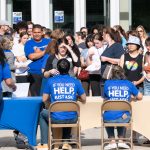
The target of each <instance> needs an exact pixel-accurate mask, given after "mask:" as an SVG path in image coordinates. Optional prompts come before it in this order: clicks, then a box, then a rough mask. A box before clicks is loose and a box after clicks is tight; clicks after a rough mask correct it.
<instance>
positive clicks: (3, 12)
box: [0, 0, 6, 20]
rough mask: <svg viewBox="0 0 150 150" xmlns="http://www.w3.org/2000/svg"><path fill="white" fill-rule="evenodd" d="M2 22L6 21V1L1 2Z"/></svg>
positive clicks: (0, 16)
mask: <svg viewBox="0 0 150 150" xmlns="http://www.w3.org/2000/svg"><path fill="white" fill-rule="evenodd" d="M0 20H6V0H0Z"/></svg>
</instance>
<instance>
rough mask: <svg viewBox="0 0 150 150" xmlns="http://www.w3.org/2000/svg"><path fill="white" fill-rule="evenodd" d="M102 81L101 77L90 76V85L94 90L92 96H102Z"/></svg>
mask: <svg viewBox="0 0 150 150" xmlns="http://www.w3.org/2000/svg"><path fill="white" fill-rule="evenodd" d="M100 80H101V76H100V75H97V74H90V85H91V90H92V96H101V89H100Z"/></svg>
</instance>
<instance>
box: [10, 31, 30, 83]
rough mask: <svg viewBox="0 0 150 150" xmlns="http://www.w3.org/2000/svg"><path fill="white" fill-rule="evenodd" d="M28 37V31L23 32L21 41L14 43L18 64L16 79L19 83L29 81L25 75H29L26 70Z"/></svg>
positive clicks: (13, 50) (13, 49)
mask: <svg viewBox="0 0 150 150" xmlns="http://www.w3.org/2000/svg"><path fill="white" fill-rule="evenodd" d="M28 38H29V36H28V33H27V32H21V33H20V39H19V43H16V44H14V45H13V48H12V52H13V53H14V55H15V57H16V59H15V65H16V66H17V69H16V75H17V77H16V79H17V82H19V83H20V82H21V83H22V82H27V78H26V77H25V76H26V75H27V71H26V70H27V69H28V60H27V58H26V56H25V52H24V45H25V43H26V42H27V40H28ZM18 74H19V75H18ZM23 76H24V77H23ZM23 78H24V79H23Z"/></svg>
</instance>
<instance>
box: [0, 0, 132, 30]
mask: <svg viewBox="0 0 150 150" xmlns="http://www.w3.org/2000/svg"><path fill="white" fill-rule="evenodd" d="M16 1H18V4H19V1H21V0H16ZM22 1H24V0H22ZM70 1H71V0H70ZM63 2H65V0H63ZM91 2H92V1H88V0H72V6H70V7H72V9H73V16H72V17H70V18H69V17H68V16H67V17H68V20H69V19H73V20H72V24H73V25H72V24H71V23H70V25H72V26H73V29H74V31H79V29H80V28H81V27H83V26H87V24H89V25H91V24H92V23H94V22H96V23H99V22H98V21H99V20H101V22H100V23H101V24H105V25H110V26H114V25H121V26H122V27H123V28H124V29H125V30H126V31H127V30H129V28H130V26H131V19H132V18H131V0H98V1H95V2H94V1H93V3H94V4H95V3H96V2H98V4H99V5H100V7H101V8H102V9H101V12H100V11H99V10H98V11H97V12H96V13H95V15H94V17H93V16H92V14H93V10H94V9H91V10H90V8H89V7H90V3H91ZM26 3H30V6H31V8H29V9H31V10H30V13H31V14H30V16H31V21H32V22H34V23H37V24H41V25H43V26H45V27H48V28H51V29H54V28H56V27H57V26H58V27H61V26H60V24H55V23H54V22H55V20H54V11H56V10H59V8H61V7H60V6H61V5H63V4H62V3H61V0H59V3H58V5H59V7H58V9H57V5H56V0H26ZM54 3H55V8H54V5H53V4H54ZM66 3H67V1H66ZM87 4H88V5H87ZM101 5H103V6H101ZM93 6H94V7H96V4H95V5H93ZM15 7H18V8H19V6H17V5H15V2H14V1H13V0H0V19H2V20H5V19H6V20H8V21H9V22H10V23H11V24H12V22H13V15H12V14H13V10H14V8H15ZM20 7H21V6H20ZM70 7H68V8H70ZM91 7H92V6H91ZM97 7H98V6H97ZM63 11H64V14H65V10H63ZM66 11H68V9H67V10H66ZM99 12H100V13H101V14H100V16H101V17H99V18H98V15H99V14H98V13H99ZM90 13H91V14H90ZM68 14H69V13H68ZM25 15H28V14H25ZM64 17H65V18H67V17H66V16H65V15H64ZM93 18H96V21H93V22H92V21H90V20H93ZM25 21H30V20H25ZM68 24H69V23H68Z"/></svg>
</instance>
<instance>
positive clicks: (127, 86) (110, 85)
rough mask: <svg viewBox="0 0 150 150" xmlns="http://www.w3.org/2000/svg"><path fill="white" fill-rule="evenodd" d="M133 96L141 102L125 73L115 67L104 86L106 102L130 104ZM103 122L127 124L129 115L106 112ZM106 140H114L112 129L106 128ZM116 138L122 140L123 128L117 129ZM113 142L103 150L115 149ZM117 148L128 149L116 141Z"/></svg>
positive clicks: (122, 143) (140, 95) (121, 142)
mask: <svg viewBox="0 0 150 150" xmlns="http://www.w3.org/2000/svg"><path fill="white" fill-rule="evenodd" d="M132 95H133V96H135V97H136V99H137V100H141V99H142V97H143V95H142V94H141V93H140V92H139V90H138V89H137V88H136V86H135V85H134V84H133V83H132V82H131V81H129V80H127V79H126V76H125V72H124V70H123V68H122V67H120V66H118V65H116V66H114V67H113V69H112V78H111V79H110V80H107V81H106V82H105V84H104V98H105V99H106V100H124V101H128V102H131V96H132ZM103 117H104V122H106V123H128V122H129V121H130V117H131V114H130V113H129V112H128V111H121V110H120V111H106V112H104V116H103ZM106 131H107V134H108V138H110V139H111V138H112V139H113V138H114V137H115V133H114V127H106ZM117 132H118V137H119V138H123V137H124V135H125V132H126V128H125V127H117ZM116 148H117V144H116V141H115V140H111V142H110V143H109V144H108V145H106V146H105V147H104V150H109V149H116ZM118 148H124V149H129V148H130V147H129V146H128V145H127V144H126V143H125V142H124V141H123V140H119V141H118Z"/></svg>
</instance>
